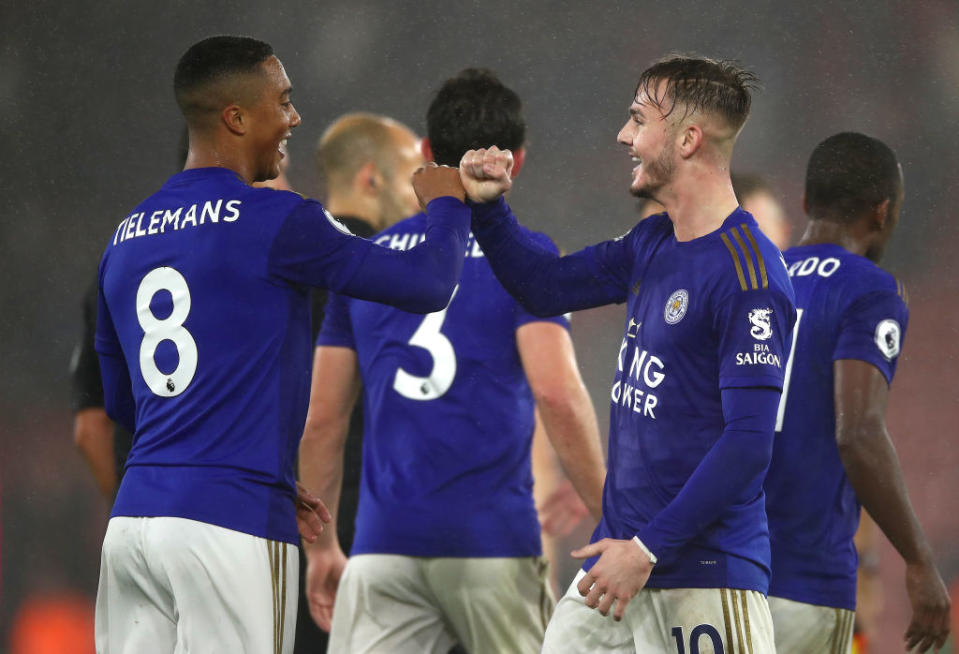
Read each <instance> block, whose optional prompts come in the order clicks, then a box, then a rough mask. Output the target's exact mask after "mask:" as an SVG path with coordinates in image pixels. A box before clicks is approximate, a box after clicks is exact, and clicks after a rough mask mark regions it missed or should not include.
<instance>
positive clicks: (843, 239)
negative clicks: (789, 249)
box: [799, 218, 868, 257]
mask: <svg viewBox="0 0 959 654" xmlns="http://www.w3.org/2000/svg"><path fill="white" fill-rule="evenodd" d="M857 232H858V230H857V229H856V225H855V224H853V225H846V224H843V223H839V222H836V221H832V220H816V219H815V218H811V219H810V220H809V224H808V225H807V226H806V231H805V233H804V234H803V235H802V238H801V239H799V245H824V244H829V245H838V246H840V247H842V248H844V249H846V250H848V251H849V252H852V253H853V254H858V255H859V256H861V257H863V256H866V250H867V249H868V246H867V244H866V242H865V239H863V238H861V237H860V235H859V234H858V233H857Z"/></svg>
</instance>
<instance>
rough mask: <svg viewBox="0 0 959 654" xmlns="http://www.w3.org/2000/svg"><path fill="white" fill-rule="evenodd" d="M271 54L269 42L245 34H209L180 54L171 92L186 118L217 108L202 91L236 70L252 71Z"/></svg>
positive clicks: (241, 71)
mask: <svg viewBox="0 0 959 654" xmlns="http://www.w3.org/2000/svg"><path fill="white" fill-rule="evenodd" d="M272 55H273V47H272V46H271V45H270V44H269V43H264V42H263V41H258V40H256V39H253V38H250V37H247V36H211V37H209V38H206V39H203V40H202V41H199V42H198V43H194V44H193V45H192V46H190V48H189V49H188V50H187V51H186V52H185V53H184V54H183V56H182V57H180V61H179V63H177V66H176V72H175V73H174V74H173V92H174V94H175V95H176V101H177V104H178V105H179V107H180V111H182V112H183V115H184V117H186V119H187V121H188V122H189V121H191V120H192V119H195V118H196V117H197V116H198V115H200V114H202V113H204V112H207V111H210V110H211V109H214V110H215V109H217V108H218V107H214V106H211V98H209V97H205V95H206V94H205V93H204V91H207V90H209V89H210V88H211V87H212V86H213V85H214V84H217V83H219V82H222V81H224V80H226V79H227V78H228V77H230V76H232V75H237V74H248V73H253V72H256V71H257V70H258V68H259V66H260V64H262V63H263V62H264V61H266V60H267V59H269V58H270V57H271V56H272Z"/></svg>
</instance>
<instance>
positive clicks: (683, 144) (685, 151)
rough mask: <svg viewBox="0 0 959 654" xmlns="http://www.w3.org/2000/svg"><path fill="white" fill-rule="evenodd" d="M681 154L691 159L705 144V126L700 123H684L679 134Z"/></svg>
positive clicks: (684, 157)
mask: <svg viewBox="0 0 959 654" xmlns="http://www.w3.org/2000/svg"><path fill="white" fill-rule="evenodd" d="M677 139H678V141H679V143H678V145H679V148H678V149H679V156H681V157H682V158H683V159H689V158H690V157H691V156H693V155H694V154H696V151H697V150H699V148H700V146H702V144H703V128H702V127H700V126H699V125H693V124H689V125H684V126H683V127H682V128H680V130H679V134H678V135H677Z"/></svg>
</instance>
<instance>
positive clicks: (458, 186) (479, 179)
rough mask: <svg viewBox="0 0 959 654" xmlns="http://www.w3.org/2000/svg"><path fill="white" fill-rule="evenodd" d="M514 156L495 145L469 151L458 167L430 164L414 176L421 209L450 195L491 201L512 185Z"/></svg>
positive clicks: (463, 200)
mask: <svg viewBox="0 0 959 654" xmlns="http://www.w3.org/2000/svg"><path fill="white" fill-rule="evenodd" d="M512 174H513V153H512V152H510V151H509V150H500V149H499V148H498V147H496V146H495V145H494V146H492V147H490V148H483V149H480V150H470V151H468V152H467V153H466V154H464V155H463V158H462V159H461V160H460V165H459V168H452V167H450V166H438V165H437V164H435V163H433V162H430V163H428V164H426V165H425V166H423V167H422V168H419V169H418V170H417V171H416V172H415V173H413V190H414V191H415V192H416V197H417V199H418V200H419V201H420V206H421V207H423V208H425V207H426V205H427V204H429V203H430V202H431V201H433V200H435V199H436V198H439V197H444V196H450V197H454V198H457V199H458V200H460V201H461V202H465V201H466V198H469V199H470V200H471V201H473V202H477V203H483V202H492V201H493V200H495V199H496V198H498V197H499V196H501V195H503V194H504V193H506V192H507V191H508V190H510V188H511V187H512V186H513V180H512Z"/></svg>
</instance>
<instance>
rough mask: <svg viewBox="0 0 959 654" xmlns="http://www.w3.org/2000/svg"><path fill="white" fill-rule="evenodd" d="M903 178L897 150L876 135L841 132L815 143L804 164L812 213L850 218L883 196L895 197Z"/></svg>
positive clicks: (856, 217) (816, 216)
mask: <svg viewBox="0 0 959 654" xmlns="http://www.w3.org/2000/svg"><path fill="white" fill-rule="evenodd" d="M901 182H902V178H901V176H900V173H899V162H898V160H897V159H896V154H895V153H894V152H893V151H892V150H891V149H890V148H889V146H888V145H886V144H885V143H883V142H882V141H880V140H878V139H874V138H872V137H869V136H866V135H865V134H859V133H857V132H841V133H839V134H836V135H834V136H830V137H829V138H827V139H826V140H825V141H823V142H822V143H820V144H819V145H817V146H816V149H815V150H813V152H812V155H811V156H810V157H809V164H808V165H807V166H806V207H807V209H808V212H809V214H810V216H811V217H813V218H819V219H823V220H833V221H837V222H852V221H855V220H856V219H858V218H859V216H860V215H861V213H862V212H863V211H867V210H869V209H872V208H875V207H876V206H878V205H879V204H881V203H882V202H883V201H884V200H890V201H894V200H895V198H896V196H897V194H898V193H899V189H900V184H901Z"/></svg>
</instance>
